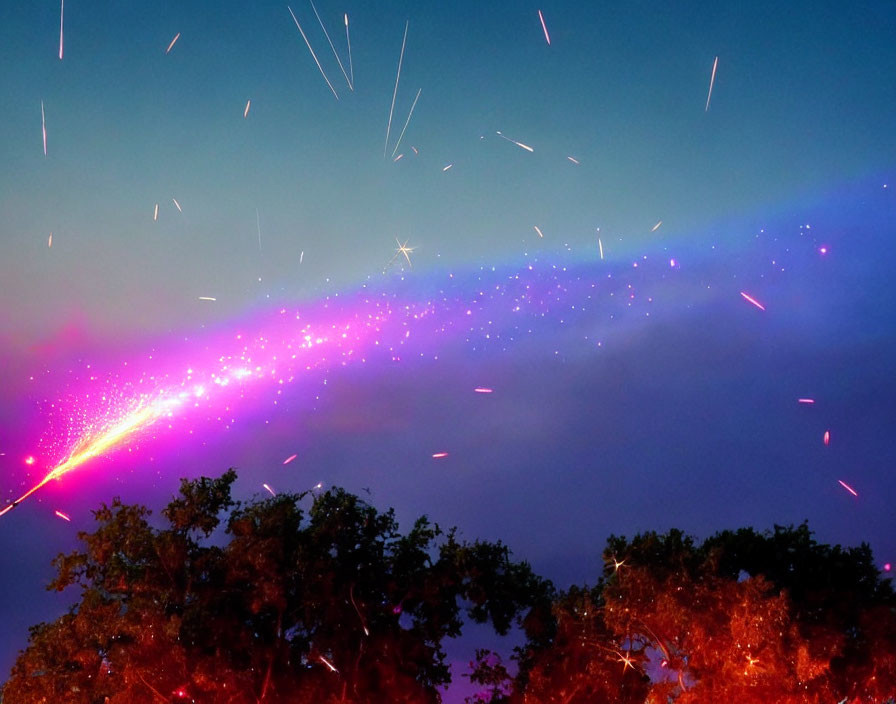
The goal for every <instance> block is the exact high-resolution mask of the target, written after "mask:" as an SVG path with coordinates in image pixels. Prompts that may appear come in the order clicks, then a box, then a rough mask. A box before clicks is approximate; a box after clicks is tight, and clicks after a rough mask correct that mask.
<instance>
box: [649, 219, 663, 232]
mask: <svg viewBox="0 0 896 704" xmlns="http://www.w3.org/2000/svg"><path fill="white" fill-rule="evenodd" d="M662 224H663V221H662V220H660V221H659V222H658V223H657V224H656V225H654V226H653V227H652V228H650V231H651V232H656V231H657V230H659V229H660V225H662Z"/></svg>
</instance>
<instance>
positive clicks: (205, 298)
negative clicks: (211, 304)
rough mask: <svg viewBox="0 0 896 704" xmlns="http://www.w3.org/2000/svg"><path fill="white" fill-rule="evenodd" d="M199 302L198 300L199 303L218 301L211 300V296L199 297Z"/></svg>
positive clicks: (215, 299)
mask: <svg viewBox="0 0 896 704" xmlns="http://www.w3.org/2000/svg"><path fill="white" fill-rule="evenodd" d="M199 300H200V301H217V300H218V299H217V298H212V297H211V296H200V297H199Z"/></svg>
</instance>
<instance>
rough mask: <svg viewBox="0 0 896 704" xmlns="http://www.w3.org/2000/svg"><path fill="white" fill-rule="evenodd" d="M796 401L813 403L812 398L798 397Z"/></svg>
mask: <svg viewBox="0 0 896 704" xmlns="http://www.w3.org/2000/svg"><path fill="white" fill-rule="evenodd" d="M796 402H797V403H815V399H814V398H798V399H797V400H796Z"/></svg>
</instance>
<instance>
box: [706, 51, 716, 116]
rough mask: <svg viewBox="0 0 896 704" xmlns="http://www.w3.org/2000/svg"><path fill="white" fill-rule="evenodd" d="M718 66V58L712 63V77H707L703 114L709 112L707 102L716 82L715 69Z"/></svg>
mask: <svg viewBox="0 0 896 704" xmlns="http://www.w3.org/2000/svg"><path fill="white" fill-rule="evenodd" d="M718 66H719V57H718V56H717V57H716V59H715V61H713V62H712V75H711V76H710V77H709V93H708V94H707V96H706V109H705V110H704V111H703V112H709V101H710V99H711V98H712V87H713V85H714V84H715V82H716V69H717V68H718Z"/></svg>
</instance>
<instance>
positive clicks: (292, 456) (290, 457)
mask: <svg viewBox="0 0 896 704" xmlns="http://www.w3.org/2000/svg"><path fill="white" fill-rule="evenodd" d="M296 457H298V455H290V456H289V457H287V458H286V459H285V460H283V464H289V463H290V462H292V461H293V460H294V459H295V458H296Z"/></svg>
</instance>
